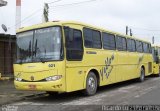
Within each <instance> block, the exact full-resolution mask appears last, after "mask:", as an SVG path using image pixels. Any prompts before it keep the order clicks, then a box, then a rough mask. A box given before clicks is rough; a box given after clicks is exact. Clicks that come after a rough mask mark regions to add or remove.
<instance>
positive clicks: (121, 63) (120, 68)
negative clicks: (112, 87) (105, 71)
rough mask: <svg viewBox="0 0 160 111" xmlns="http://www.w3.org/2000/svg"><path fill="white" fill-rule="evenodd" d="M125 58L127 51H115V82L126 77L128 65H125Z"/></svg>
mask: <svg viewBox="0 0 160 111" xmlns="http://www.w3.org/2000/svg"><path fill="white" fill-rule="evenodd" d="M127 58H128V53H126V52H124V51H117V64H116V82H121V81H124V80H126V79H127V78H128V77H127V76H128V72H129V66H128V65H127V63H128V62H127Z"/></svg>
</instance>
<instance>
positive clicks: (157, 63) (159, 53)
mask: <svg viewBox="0 0 160 111" xmlns="http://www.w3.org/2000/svg"><path fill="white" fill-rule="evenodd" d="M152 55H153V74H154V75H156V76H158V77H160V47H159V46H152Z"/></svg>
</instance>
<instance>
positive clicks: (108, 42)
mask: <svg viewBox="0 0 160 111" xmlns="http://www.w3.org/2000/svg"><path fill="white" fill-rule="evenodd" d="M102 40H103V48H104V49H109V50H115V49H116V44H115V36H114V35H113V34H107V33H102Z"/></svg>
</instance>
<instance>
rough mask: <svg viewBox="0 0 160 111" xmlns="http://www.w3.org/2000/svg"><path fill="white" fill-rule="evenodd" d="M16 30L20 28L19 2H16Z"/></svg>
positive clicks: (18, 0)
mask: <svg viewBox="0 0 160 111" xmlns="http://www.w3.org/2000/svg"><path fill="white" fill-rule="evenodd" d="M15 23H16V29H19V28H20V27H21V0H16V22H15Z"/></svg>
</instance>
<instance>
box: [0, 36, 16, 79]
mask: <svg viewBox="0 0 160 111" xmlns="http://www.w3.org/2000/svg"><path fill="white" fill-rule="evenodd" d="M15 53H16V36H15V35H9V34H2V33H0V73H1V76H2V77H13V62H14V58H15Z"/></svg>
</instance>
